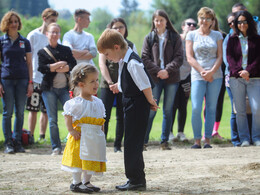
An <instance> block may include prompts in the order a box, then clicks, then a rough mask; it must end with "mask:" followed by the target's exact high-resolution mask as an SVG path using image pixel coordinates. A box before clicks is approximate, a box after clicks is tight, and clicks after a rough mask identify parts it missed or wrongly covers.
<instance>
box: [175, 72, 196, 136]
mask: <svg viewBox="0 0 260 195" xmlns="http://www.w3.org/2000/svg"><path fill="white" fill-rule="evenodd" d="M190 88H191V78H190V75H189V76H188V77H187V78H186V79H185V80H181V81H180V83H179V87H178V90H177V92H176V95H175V99H174V105H173V113H172V116H173V123H172V128H173V124H174V120H175V115H176V111H177V109H178V132H183V131H184V126H185V123H186V117H187V104H188V100H189V97H190ZM171 132H172V129H171Z"/></svg>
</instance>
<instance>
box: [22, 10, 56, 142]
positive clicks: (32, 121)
mask: <svg viewBox="0 0 260 195" xmlns="http://www.w3.org/2000/svg"><path fill="white" fill-rule="evenodd" d="M58 15H59V14H58V12H57V11H55V10H53V9H51V8H47V9H45V10H43V12H42V20H43V23H42V25H41V26H40V27H39V28H36V29H35V30H33V31H31V32H30V33H29V34H28V36H27V39H28V40H29V41H30V44H31V48H32V65H33V88H34V89H33V94H32V96H31V97H29V98H28V99H27V105H26V110H28V111H29V116H28V126H29V131H30V132H31V135H32V137H33V135H34V130H35V125H36V121H37V112H38V111H39V110H41V116H40V137H39V141H45V133H46V128H47V123H48V116H47V113H46V108H45V105H44V102H43V100H42V95H41V94H42V91H41V89H40V88H41V86H40V85H41V82H42V77H43V75H42V73H40V72H39V71H38V55H37V53H38V51H39V50H40V49H42V48H43V47H45V46H46V45H48V39H47V37H46V35H45V34H46V31H47V26H48V25H49V24H50V23H53V22H56V21H57V19H58ZM33 139H34V138H33ZM32 141H33V142H34V140H32Z"/></svg>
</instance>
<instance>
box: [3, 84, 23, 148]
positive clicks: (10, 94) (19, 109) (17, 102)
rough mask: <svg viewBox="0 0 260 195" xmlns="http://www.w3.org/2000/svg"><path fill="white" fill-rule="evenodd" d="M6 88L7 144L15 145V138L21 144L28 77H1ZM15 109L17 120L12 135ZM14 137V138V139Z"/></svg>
mask: <svg viewBox="0 0 260 195" xmlns="http://www.w3.org/2000/svg"><path fill="white" fill-rule="evenodd" d="M1 83H2V85H3V89H4V96H3V98H2V102H3V121H2V127H3V133H4V136H5V145H6V144H11V145H13V139H14V140H15V141H16V142H17V143H18V144H21V141H22V140H21V138H22V128H23V117H24V108H25V103H26V98H27V97H26V93H27V87H28V79H17V80H8V79H1ZM14 109H15V121H14V129H13V135H12V115H13V110H14ZM12 138H13V139H12Z"/></svg>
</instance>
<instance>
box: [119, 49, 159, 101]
mask: <svg viewBox="0 0 260 195" xmlns="http://www.w3.org/2000/svg"><path fill="white" fill-rule="evenodd" d="M132 59H134V60H136V61H138V62H139V63H142V60H141V58H140V57H139V56H138V55H137V54H136V53H135V52H132V53H131V55H130V57H129V59H128V62H127V63H126V62H125V63H124V67H123V69H122V73H121V88H122V92H123V94H124V96H125V97H137V96H140V95H142V94H143V92H142V91H140V89H139V88H138V87H137V86H136V84H135V82H134V81H133V79H132V77H131V75H130V73H129V72H128V70H127V66H128V63H129V61H130V60H132ZM144 71H145V73H146V75H147V76H148V78H149V81H150V83H151V86H152V87H154V84H153V81H152V80H151V77H150V75H149V74H148V72H147V71H146V69H145V68H144Z"/></svg>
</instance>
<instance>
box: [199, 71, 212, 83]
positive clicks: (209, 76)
mask: <svg viewBox="0 0 260 195" xmlns="http://www.w3.org/2000/svg"><path fill="white" fill-rule="evenodd" d="M213 74H214V73H213V72H212V71H211V70H204V71H201V72H200V75H201V76H202V78H203V79H204V80H205V81H208V82H212V81H213V80H214V79H213Z"/></svg>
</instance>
